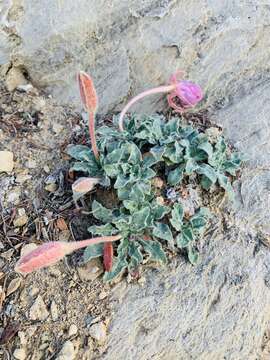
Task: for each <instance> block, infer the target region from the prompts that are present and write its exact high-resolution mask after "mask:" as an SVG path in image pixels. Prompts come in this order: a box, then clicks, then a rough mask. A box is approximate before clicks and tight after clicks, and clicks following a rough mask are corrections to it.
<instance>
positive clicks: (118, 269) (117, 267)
mask: <svg viewBox="0 0 270 360" xmlns="http://www.w3.org/2000/svg"><path fill="white" fill-rule="evenodd" d="M127 267H128V263H127V260H126V259H123V258H122V257H121V256H120V257H119V256H118V257H117V258H116V260H115V262H114V264H113V267H112V270H111V271H109V272H105V274H104V276H103V280H104V281H105V282H109V281H112V280H114V279H115V278H117V277H118V276H120V275H121V274H122V273H123V271H124V270H125V269H126V268H127Z"/></svg>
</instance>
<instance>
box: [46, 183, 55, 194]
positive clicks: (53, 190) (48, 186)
mask: <svg viewBox="0 0 270 360" xmlns="http://www.w3.org/2000/svg"><path fill="white" fill-rule="evenodd" d="M57 188H58V185H57V184H54V183H51V184H47V185H45V190H47V191H49V192H55V191H56V190H57Z"/></svg>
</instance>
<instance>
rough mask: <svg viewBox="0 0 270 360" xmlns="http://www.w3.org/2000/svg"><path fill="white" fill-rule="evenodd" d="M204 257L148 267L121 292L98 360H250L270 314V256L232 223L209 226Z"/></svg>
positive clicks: (256, 350)
mask: <svg viewBox="0 0 270 360" xmlns="http://www.w3.org/2000/svg"><path fill="white" fill-rule="evenodd" d="M202 259H203V260H202V263H201V265H200V266H198V267H196V268H194V267H192V266H191V265H190V264H187V263H185V262H184V261H183V260H180V261H179V263H178V266H177V267H173V266H172V269H171V270H170V271H163V272H160V273H156V272H149V273H148V274H147V281H146V284H145V286H144V287H143V288H142V287H141V286H139V285H134V286H129V287H127V288H126V289H125V290H123V293H122V294H121V297H122V302H121V303H120V304H119V305H118V306H117V311H116V316H114V319H113V322H112V325H111V328H110V329H109V344H108V349H107V353H106V354H107V355H105V356H104V355H103V356H102V359H103V360H114V359H128V360H133V359H134V360H135V359H143V360H148V359H155V360H165V359H166V360H176V359H179V360H180V359H181V360H182V359H183V360H189V359H196V360H220V359H227V360H255V359H258V358H259V357H258V356H259V354H260V352H261V351H260V350H261V349H260V348H261V343H262V337H263V333H264V330H265V328H266V325H267V321H268V320H269V304H270V291H269V288H268V287H267V286H269V275H270V254H269V251H268V250H266V249H265V248H264V247H263V246H260V245H259V243H258V239H257V240H255V239H254V237H253V235H252V234H251V233H249V232H247V231H245V232H244V231H239V229H238V228H237V227H235V226H234V225H231V228H230V230H229V231H228V232H227V234H226V236H224V235H219V230H217V231H213V232H212V233H211V235H210V236H208V238H207V239H205V243H204V245H203V251H202Z"/></svg>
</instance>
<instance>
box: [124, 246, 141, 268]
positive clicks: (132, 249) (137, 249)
mask: <svg viewBox="0 0 270 360" xmlns="http://www.w3.org/2000/svg"><path fill="white" fill-rule="evenodd" d="M128 254H129V256H130V258H131V261H132V266H131V267H132V268H135V267H137V266H138V265H139V264H141V263H142V261H143V256H142V253H141V245H140V244H139V243H137V242H130V244H129V247H128Z"/></svg>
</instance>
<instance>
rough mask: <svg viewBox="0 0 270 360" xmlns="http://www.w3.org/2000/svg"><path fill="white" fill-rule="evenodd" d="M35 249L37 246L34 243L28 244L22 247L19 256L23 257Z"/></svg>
mask: <svg viewBox="0 0 270 360" xmlns="http://www.w3.org/2000/svg"><path fill="white" fill-rule="evenodd" d="M35 248H37V244H35V243H29V244H26V245H23V247H22V249H21V256H25V255H26V254H28V253H29V252H30V251H32V250H34V249H35Z"/></svg>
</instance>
